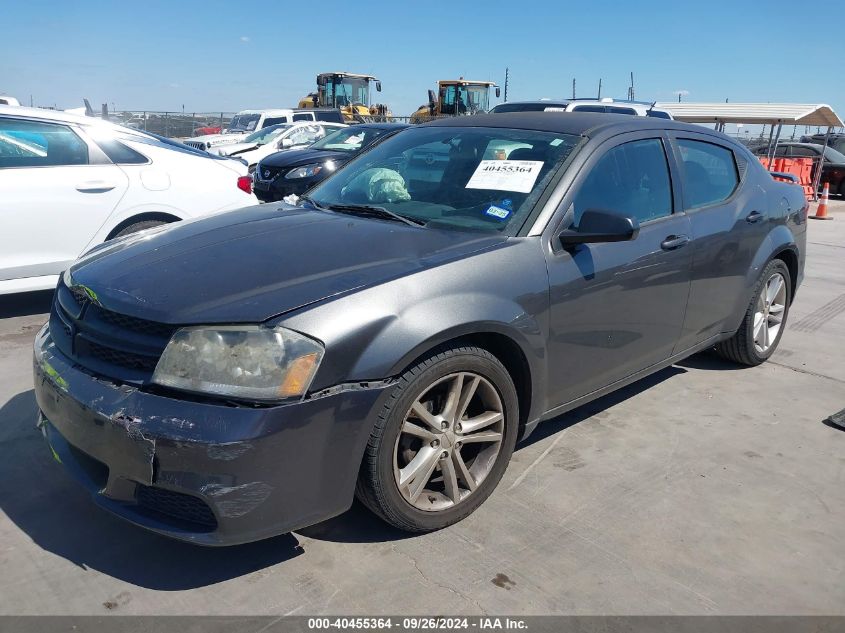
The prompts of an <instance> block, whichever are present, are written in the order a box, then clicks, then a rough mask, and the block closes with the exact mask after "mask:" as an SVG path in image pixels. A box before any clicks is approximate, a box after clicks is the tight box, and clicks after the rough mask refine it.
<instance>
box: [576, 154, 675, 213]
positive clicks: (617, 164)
mask: <svg viewBox="0 0 845 633" xmlns="http://www.w3.org/2000/svg"><path fill="white" fill-rule="evenodd" d="M573 204H574V207H575V208H574V212H575V217H574V223H573V226H576V227H577V226H578V222H579V220H580V219H581V215H583V213H584V211H587V210H588V209H596V210H601V211H616V212H618V213H624V214H626V215H631V216H633V217H635V218H636V219H637V220H638V221H639V222H640V223H643V222H648V221H649V220H655V219H657V218H662V217H666V216H669V215H672V185H671V181H670V179H669V164H668V162H667V160H666V152H665V150H664V149H663V143H662V142H661V141H660V139H645V140H642V141H631V142H630V143H624V144H622V145H617V146H616V147H614V148H612V149H610V150H608V152H607V153H606V154H605V155H604V156H602V157H601V158H600V159H599V161H598V162H597V163H596V164H595V165H594V166H593V167H592V169H590V172H589V174H588V175H587V177H586V179H585V180H584V182H583V183H582V184H581V186H580V188H579V189H578V193H577V194H576V196H575V200H574V203H573Z"/></svg>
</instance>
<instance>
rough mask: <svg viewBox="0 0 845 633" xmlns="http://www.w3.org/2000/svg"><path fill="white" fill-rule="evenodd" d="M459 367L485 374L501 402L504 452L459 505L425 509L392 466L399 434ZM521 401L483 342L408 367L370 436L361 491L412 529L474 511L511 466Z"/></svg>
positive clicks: (393, 520) (390, 519)
mask: <svg viewBox="0 0 845 633" xmlns="http://www.w3.org/2000/svg"><path fill="white" fill-rule="evenodd" d="M455 372H473V373H475V374H478V375H480V376H482V377H484V378H485V379H486V380H488V381H489V382H490V384H491V385H492V386H493V388H494V389H495V390H496V392H497V394H498V396H499V398H500V399H501V402H502V408H503V413H504V430H503V437H502V442H501V446H500V449H499V454H498V455H497V456H496V458H495V461H494V463H493V465H492V467H491V468H490V471H489V473H488V474H487V475H486V477H485V479H484V480H483V481H482V482H481V483H480V484H479V485H478V488H476V489H475V490H474V491H473V492H472V494H470V495H469V496H468V497H467V498H466V499H464V500H462V501H460V502H459V503H457V504H455V505H454V506H452V507H450V508H448V509H444V510H440V511H436V512H432V511H424V510H420V509H418V508H416V507H414V506H413V505H411V503H409V502H408V501H407V500H406V499H405V498H404V497H403V496H402V494H401V493H400V491H399V487H398V485H397V483H396V479H395V477H394V471H393V459H394V450H395V446H396V443H397V437H398V435H399V432H400V428H401V426H402V423H403V421H404V418H405V415H406V414H407V412H408V410H409V409H410V407H411V404H412V403H413V402H414V401H415V400H416V399H417V398H419V397H420V396H421V395H422V394H423V393H424V391H425V390H426V389H427V388H428V386H429V385H431V384H432V383H434V382H435V381H437V380H438V379H440V378H443V377H445V376H449V375H450V374H453V373H455ZM518 426H519V403H518V400H517V395H516V389H515V387H514V384H513V380H512V379H511V376H510V375H509V374H508V372H507V370H506V369H505V368H504V366H503V365H502V364H501V363H500V362H499V361H498V359H496V358H495V357H494V356H493V355H492V354H490V353H489V352H488V351H486V350H484V349H480V348H478V347H470V346H466V347H464V346H461V347H451V348H446V349H441V350H439V351H436V352H434V353H432V355H431V356H429V357H428V358H426V359H425V360H423V361H422V362H420V363H418V364H417V365H416V366H414V367H412V368H411V369H409V370H408V371H406V372H405V373H404V374H402V376H401V377H400V378H399V381H398V383H397V385H396V387H395V388H394V390H393V392H392V393H391V394H390V396H389V398H388V399H387V401H386V403H385V404H384V407H383V408H382V410H381V413H380V414H379V416H378V419H377V420H376V423H375V428H374V429H373V432H372V434H371V436H370V441H369V443H368V444H367V449H366V452H365V454H364V459H363V462H362V464H361V469H360V473H359V476H358V481H357V484H356V488H355V494H356V496H357V497H358V498H359V499H360V500H361V501H362V502H363V503H364V505H366V506H367V507H368V508H369V509H370V510H372V511H373V512H374V513H375V514H376V515H377V516H379V517H381V518H382V519H383V520H384V521H386V522H387V523H389V524H391V525H393V526H395V527H397V528H399V529H401V530H406V531H409V532H429V531H433V530H439V529H441V528H444V527H446V526H448V525H451V524H453V523H456V522H458V521H460V520H461V519H464V518H465V517H467V516H469V515H470V514H472V512H474V511H475V509H476V508H478V506H480V505H481V504H482V503H483V502H484V501H485V500H486V499H487V497H489V496H490V494H491V493H492V492H493V490H494V489H495V488H496V486H497V485H498V483H499V481H500V480H501V478H502V475H503V474H504V472H505V470H506V469H507V465H508V462H509V461H510V458H511V455H512V454H513V450H514V446H515V445H516V439H517V435H518Z"/></svg>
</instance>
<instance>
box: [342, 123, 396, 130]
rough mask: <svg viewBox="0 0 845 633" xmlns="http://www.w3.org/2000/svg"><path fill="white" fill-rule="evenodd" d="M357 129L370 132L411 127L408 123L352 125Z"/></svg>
mask: <svg viewBox="0 0 845 633" xmlns="http://www.w3.org/2000/svg"><path fill="white" fill-rule="evenodd" d="M348 127H351V128H353V129H355V128H366V129H368V130H401V129H402V128H406V127H411V126H410V125H409V124H408V123H358V124H356V125H350V126H348Z"/></svg>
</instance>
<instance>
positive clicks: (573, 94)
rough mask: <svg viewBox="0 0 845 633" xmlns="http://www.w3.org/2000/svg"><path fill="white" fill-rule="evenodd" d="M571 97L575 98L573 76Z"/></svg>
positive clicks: (573, 79)
mask: <svg viewBox="0 0 845 633" xmlns="http://www.w3.org/2000/svg"><path fill="white" fill-rule="evenodd" d="M572 98H573V99H574V98H575V77H573V78H572Z"/></svg>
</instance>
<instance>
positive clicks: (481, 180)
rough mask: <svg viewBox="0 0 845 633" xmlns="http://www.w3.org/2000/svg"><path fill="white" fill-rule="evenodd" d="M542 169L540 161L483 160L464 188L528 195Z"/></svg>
mask: <svg viewBox="0 0 845 633" xmlns="http://www.w3.org/2000/svg"><path fill="white" fill-rule="evenodd" d="M542 168H543V161H541V160H483V161H481V163H480V164H479V165H478V167H477V168H476V170H475V173H473V175H472V178H470V179H469V182H468V183H467V185H466V188H467V189H496V190H499V191H518V192H520V193H528V192H530V191H531V189H532V188H533V187H534V182H535V181H536V180H537V176H538V175H539V174H540V170H541V169H542Z"/></svg>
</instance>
